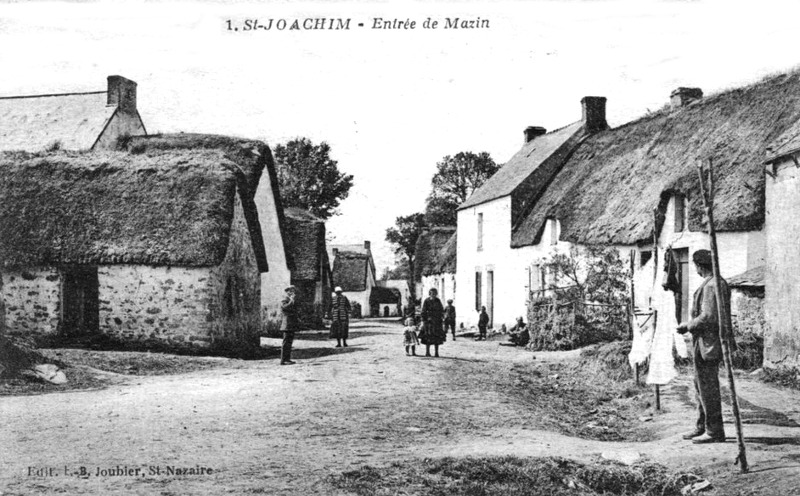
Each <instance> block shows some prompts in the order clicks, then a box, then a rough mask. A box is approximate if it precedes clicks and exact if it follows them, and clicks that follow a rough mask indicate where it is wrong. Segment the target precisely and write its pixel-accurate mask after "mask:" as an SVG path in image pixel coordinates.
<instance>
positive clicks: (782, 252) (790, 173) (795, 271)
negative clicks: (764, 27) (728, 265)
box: [764, 121, 800, 369]
mask: <svg viewBox="0 0 800 496" xmlns="http://www.w3.org/2000/svg"><path fill="white" fill-rule="evenodd" d="M765 170H766V178H765V182H766V208H765V211H766V220H765V223H764V233H765V237H766V245H767V254H766V264H765V270H764V286H765V301H764V306H765V314H766V320H767V323H768V326H767V329H766V331H765V335H764V362H765V364H766V365H770V366H776V365H783V366H788V367H794V368H796V369H800V250H798V248H797V240H798V239H800V216H798V215H797V212H798V211H800V121H798V122H795V124H794V125H793V126H792V127H790V128H789V129H787V130H786V131H785V132H784V133H783V134H782V135H781V136H779V137H778V138H777V139H776V140H775V142H774V143H772V145H771V146H770V149H768V150H767V160H766V165H765Z"/></svg>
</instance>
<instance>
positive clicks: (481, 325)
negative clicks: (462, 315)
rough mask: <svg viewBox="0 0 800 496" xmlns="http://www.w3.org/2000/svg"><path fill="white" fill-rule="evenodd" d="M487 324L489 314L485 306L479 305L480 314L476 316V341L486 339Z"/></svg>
mask: <svg viewBox="0 0 800 496" xmlns="http://www.w3.org/2000/svg"><path fill="white" fill-rule="evenodd" d="M488 325H489V314H488V313H486V307H481V314H480V316H478V341H480V340H482V339H486V327H487V326H488Z"/></svg>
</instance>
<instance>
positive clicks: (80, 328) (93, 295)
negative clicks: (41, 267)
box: [61, 266, 100, 337]
mask: <svg viewBox="0 0 800 496" xmlns="http://www.w3.org/2000/svg"><path fill="white" fill-rule="evenodd" d="M61 316H62V325H63V332H64V334H65V335H66V336H68V337H82V336H88V335H91V334H96V333H97V332H98V330H99V324H100V306H99V301H98V284H97V267H86V266H75V267H68V268H64V269H63V270H62V286H61Z"/></svg>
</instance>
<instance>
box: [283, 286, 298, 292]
mask: <svg viewBox="0 0 800 496" xmlns="http://www.w3.org/2000/svg"><path fill="white" fill-rule="evenodd" d="M285 291H297V288H296V287H294V286H289V287H287V288H286V289H285Z"/></svg>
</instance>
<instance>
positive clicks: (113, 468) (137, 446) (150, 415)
mask: <svg viewBox="0 0 800 496" xmlns="http://www.w3.org/2000/svg"><path fill="white" fill-rule="evenodd" d="M351 333H352V336H351V340H350V344H351V346H350V347H349V348H346V349H335V348H332V344H331V342H330V341H328V340H326V339H324V335H321V334H320V335H303V336H302V337H301V338H300V339H297V340H296V341H295V349H296V350H297V351H296V352H295V356H296V359H297V364H296V365H293V366H286V367H281V366H279V365H278V363H277V360H262V361H251V362H246V363H245V364H244V365H243V366H242V364H241V363H238V364H237V366H236V367H230V368H227V367H223V368H218V369H213V370H207V371H201V372H193V373H188V374H180V375H173V376H157V377H144V378H134V379H132V380H129V381H127V382H126V383H124V384H121V385H115V386H113V387H111V388H108V389H104V390H100V391H88V392H73V393H59V394H48V395H40V396H29V397H5V398H0V417H2V425H0V440H1V441H0V492H2V494H18V493H19V494H28V493H33V492H36V493H67V494H111V493H114V494H164V495H168V494H226V493H228V494H253V493H265V494H313V493H327V492H328V491H330V487H329V486H328V485H327V484H326V482H325V479H326V477H327V476H328V475H329V474H334V473H339V472H341V471H343V470H347V469H350V468H355V467H358V466H360V465H363V464H371V465H381V464H386V463H390V462H393V461H398V460H402V459H407V458H417V457H434V456H445V455H494V454H516V455H521V456H538V455H562V456H568V457H572V458H583V459H588V458H589V457H591V456H595V455H597V454H599V453H606V454H612V455H613V454H618V455H630V454H647V455H648V456H650V457H651V458H652V459H654V460H655V461H659V462H663V463H666V464H668V465H670V466H673V467H677V468H687V467H692V466H695V465H698V464H701V465H704V466H707V467H711V468H710V469H709V470H711V471H712V472H713V471H714V467H718V468H720V473H722V471H724V472H725V473H727V472H730V469H729V468H728V464H729V462H730V461H731V460H732V458H733V456H734V455H735V445H733V444H732V442H728V443H725V444H718V445H710V446H703V447H698V446H692V445H691V444H687V443H686V442H685V441H682V440H681V439H680V433H681V432H683V430H685V428H686V425H687V422H686V419H687V418H688V417H690V415H691V414H690V413H689V406H688V405H687V404H686V402H685V400H681V397H682V396H684V397H685V390H686V387H687V385H686V383H685V381H684V382H683V383H677V384H676V385H675V386H674V387H672V389H670V388H666V390H665V397H664V401H665V405H666V406H665V412H664V413H663V414H661V415H659V416H657V417H656V419H655V423H656V424H657V428H658V429H659V431H660V433H661V434H660V439H659V440H657V441H653V442H648V443H603V442H595V441H586V440H581V439H577V438H571V437H568V436H564V435H560V434H555V433H552V432H547V431H541V430H533V429H525V428H523V426H526V425H528V424H529V423H530V422H529V421H530V417H531V416H532V415H535V412H532V411H530V410H529V409H528V408H526V405H525V404H523V403H522V402H521V401H520V400H518V398H516V397H515V395H513V394H512V393H510V392H509V388H498V387H497V385H498V384H502V383H503V381H506V382H508V381H511V380H513V378H512V377H511V376H510V374H511V368H512V365H513V364H514V363H519V362H522V361H531V360H532V356H533V355H532V354H531V353H529V352H526V351H523V350H519V349H516V348H510V347H501V346H498V344H497V343H496V342H474V341H472V340H468V339H459V340H457V341H455V342H452V341H448V342H447V343H446V344H445V345H444V346H443V347H442V349H441V352H442V358H440V359H435V358H424V357H416V358H411V357H406V356H405V353H404V351H403V348H402V329H401V328H400V327H399V325H397V324H393V323H388V322H377V321H371V322H361V323H357V324H355V325H354V326H353V329H352V331H351ZM418 352H419V350H418ZM423 353H424V351H423ZM536 355H537V359H539V360H542V359H543V358H544V359H546V358H547V357H546V356H544V355H543V354H536ZM758 390H759V389H758V388H756V387H754V386H750V385H747V384H745V385H743V396H744V397H745V398H747V397H748V395H751V396H752V395H756V394H757V391H758ZM795 396H796V395H787V398H784V399H783V400H780V401H778V402H782V403H783V404H782V406H783V407H786V406H787V405H789V406H790V407H791V408H790V409H789V413H788V414H787V415H788V416H785V418H786V420H787V422H786V423H785V425H784V426H776V425H768V424H769V423H771V424H775V422H769V423H763V424H759V423H756V424H752V425H748V426H747V428H748V434H749V435H750V436H753V438H754V439H756V438H761V439H762V440H763V439H767V441H764V442H762V443H761V444H757V445H755V446H756V447H754V448H753V449H751V464H752V465H753V467H754V470H759V469H761V470H763V472H761V475H760V476H753V477H752V484H751V486H752V488H753V489H754V490H755V489H757V488H758V487H761V486H760V485H763V487H765V488H766V487H769V486H768V483H769V480H770V477H775V478H778V479H784V478H786V477H796V476H800V469H798V466H800V463H799V462H800V428H797V427H794V426H793V425H797V424H796V422H797V421H800V406H798V405H797V403H798V402H797V398H796V397H795ZM776 401H777V400H776ZM787 402H788V403H787ZM777 406H778V405H767V406H766V407H764V408H763V409H764V411H772V410H771V408H773V407H774V408H777ZM753 408H756V409H757V408H758V407H756V406H753ZM792 409H793V410H792ZM784 411H786V410H784ZM687 416H688V417H687ZM727 428H728V429H729V433H728V435H729V436H732V435H733V428H732V426H730V425H728V426H727ZM770 439H771V440H773V442H770V441H769V440H770ZM781 440H782V441H781ZM81 467H83V470H84V471H85V473H88V476H80V473H81ZM137 469H138V472H137ZM209 469H210V473H209ZM184 471H185V472H186V473H181V472H184ZM756 494H758V492H756ZM764 494H770V493H764Z"/></svg>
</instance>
